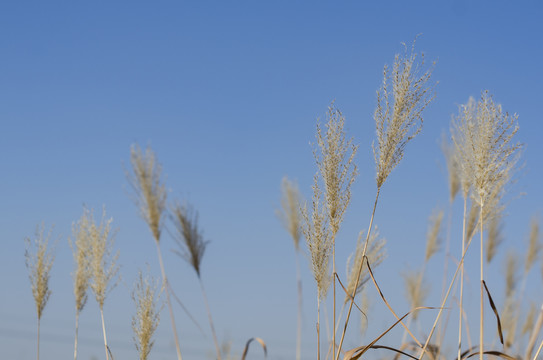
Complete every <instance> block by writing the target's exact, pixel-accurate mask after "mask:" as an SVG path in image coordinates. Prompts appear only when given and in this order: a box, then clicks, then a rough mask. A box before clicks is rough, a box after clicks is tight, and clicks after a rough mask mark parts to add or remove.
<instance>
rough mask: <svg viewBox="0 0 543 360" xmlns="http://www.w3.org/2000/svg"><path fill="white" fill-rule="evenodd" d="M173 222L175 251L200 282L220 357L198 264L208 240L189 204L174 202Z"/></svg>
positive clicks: (218, 356) (199, 264) (218, 349)
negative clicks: (176, 245)
mask: <svg viewBox="0 0 543 360" xmlns="http://www.w3.org/2000/svg"><path fill="white" fill-rule="evenodd" d="M172 212H173V222H174V224H175V228H176V229H177V236H176V237H175V240H176V242H177V244H178V245H179V247H180V248H181V251H175V253H176V254H178V255H179V256H180V257H181V258H183V259H184V260H186V261H187V262H188V263H189V264H190V265H191V266H192V268H193V269H194V271H196V275H197V276H198V281H199V282H200V289H201V290H202V296H203V298H204V303H205V306H206V310H207V317H208V319H209V326H210V328H211V334H212V335H213V342H214V343H215V350H216V352H217V359H218V360H220V359H221V350H220V346H219V341H218V340H217V334H216V333H215V326H214V325H213V317H212V316H211V310H210V308H209V302H208V301H207V295H206V292H205V289H204V283H203V282H202V276H201V273H200V266H201V264H202V259H203V257H204V252H205V249H206V246H207V244H208V243H209V242H208V241H205V240H204V236H203V233H202V231H201V230H200V229H199V228H198V212H196V211H195V210H194V209H193V208H192V206H190V205H183V206H181V205H179V204H176V205H175V206H174V207H173V211H172Z"/></svg>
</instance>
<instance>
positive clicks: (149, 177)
mask: <svg viewBox="0 0 543 360" xmlns="http://www.w3.org/2000/svg"><path fill="white" fill-rule="evenodd" d="M130 163H131V164H132V172H128V171H127V172H126V176H127V178H128V181H129V183H130V185H131V186H132V188H133V189H134V192H135V202H136V205H137V206H138V208H139V210H140V213H141V216H142V217H143V219H144V220H145V222H147V224H148V225H149V227H150V228H151V232H152V233H153V237H154V238H155V241H157V242H158V241H159V240H160V232H161V230H162V223H163V216H164V210H165V209H166V195H167V193H166V187H165V186H164V184H163V183H162V180H161V178H160V176H161V172H162V167H161V166H160V164H158V162H157V160H156V156H155V153H154V152H153V150H152V149H151V148H147V149H146V150H145V153H142V151H141V148H140V147H139V145H132V147H131V148H130Z"/></svg>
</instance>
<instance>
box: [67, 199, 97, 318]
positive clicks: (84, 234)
mask: <svg viewBox="0 0 543 360" xmlns="http://www.w3.org/2000/svg"><path fill="white" fill-rule="evenodd" d="M72 234H73V237H74V238H75V241H73V242H72V240H70V245H71V247H72V253H73V257H74V261H75V272H74V273H73V281H74V295H75V308H76V311H78V312H80V311H81V310H83V307H84V306H85V304H86V302H87V290H88V288H89V284H90V282H91V279H92V271H91V255H92V253H91V242H90V214H89V211H88V210H87V209H84V210H83V215H82V216H81V218H80V219H79V221H78V222H77V224H73V225H72Z"/></svg>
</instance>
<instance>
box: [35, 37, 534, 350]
mask: <svg viewBox="0 0 543 360" xmlns="http://www.w3.org/2000/svg"><path fill="white" fill-rule="evenodd" d="M434 66H435V63H433V64H431V65H430V66H428V65H427V64H426V61H425V57H424V54H418V53H417V52H415V42H413V45H412V46H411V47H410V48H409V47H408V46H406V45H405V44H404V52H403V53H402V54H399V55H396V56H395V57H394V61H393V64H392V66H385V67H384V70H383V82H382V84H381V87H380V89H379V90H378V91H377V99H376V108H375V111H374V113H373V121H374V122H375V131H376V139H375V141H374V143H373V144H372V150H373V156H374V161H375V185H376V189H375V200H374V202H373V207H371V216H370V219H369V226H368V227H367V228H366V227H361V228H363V229H364V230H363V231H360V232H359V233H358V237H357V238H356V234H354V236H353V234H347V233H342V232H341V231H340V230H341V227H342V224H343V221H344V219H345V217H346V213H347V209H348V208H349V205H350V203H351V200H352V197H353V195H354V191H353V186H354V184H355V180H356V179H357V177H358V175H359V169H358V167H357V164H356V155H357V153H358V151H359V149H360V147H359V145H357V144H356V143H355V141H354V139H353V138H349V137H348V136H347V132H346V130H345V128H346V127H345V123H346V118H345V116H344V115H343V113H342V112H341V111H340V109H339V108H338V107H337V106H336V104H335V102H332V103H331V104H330V106H329V107H328V110H327V112H326V115H325V121H324V123H321V122H320V121H317V125H316V135H315V143H314V144H313V149H312V150H313V156H314V161H315V165H316V171H315V174H314V177H313V183H312V196H311V199H310V200H309V201H308V202H306V201H304V200H303V199H302V195H301V193H300V190H299V188H298V185H297V183H296V182H294V181H292V180H290V179H289V178H287V177H284V178H283V179H282V182H281V199H280V209H279V210H278V211H277V216H278V218H279V220H280V221H281V223H282V225H283V226H284V228H285V230H286V231H287V233H288V235H289V236H290V238H291V240H292V244H293V246H294V252H295V256H296V284H297V295H298V309H297V310H298V316H297V327H296V352H295V357H296V359H297V360H300V359H301V358H302V352H301V349H302V330H303V329H302V312H303V302H302V281H301V279H302V276H301V273H302V269H301V266H300V265H301V262H303V261H304V259H305V257H304V256H303V255H306V251H307V261H308V263H309V267H310V271H311V273H312V275H313V279H314V281H315V287H316V303H317V309H316V337H317V344H316V349H315V352H316V358H317V359H318V360H320V359H321V358H325V359H331V360H339V359H340V358H341V359H344V360H351V359H352V360H355V359H360V358H365V357H367V355H366V353H367V352H368V351H370V350H375V349H384V350H385V351H391V352H393V353H394V355H395V358H399V357H400V356H404V357H409V358H412V359H418V360H422V359H429V360H442V359H445V358H449V357H450V358H453V356H449V355H450V354H449V353H448V352H447V349H446V348H447V345H448V344H451V343H453V342H454V343H455V349H454V357H455V358H456V359H457V360H465V359H468V358H470V357H474V356H478V357H479V359H481V360H482V359H484V358H485V357H488V356H499V357H502V358H504V359H508V360H514V359H522V360H536V359H537V358H538V356H539V354H540V352H541V350H542V349H543V341H540V342H539V343H538V342H537V341H538V339H539V338H540V333H541V328H542V327H543V308H539V307H538V305H534V304H533V303H532V304H531V305H530V310H529V312H527V314H526V315H525V314H524V312H523V311H522V309H523V307H524V302H525V299H524V295H525V290H526V287H527V282H528V280H527V279H528V275H529V274H530V273H531V272H532V271H533V269H534V268H535V266H536V264H537V262H538V261H540V259H541V253H542V250H543V247H542V244H541V242H540V230H539V221H538V219H537V218H534V219H533V220H532V222H531V225H530V226H531V227H530V232H529V235H528V237H527V240H526V245H527V253H526V254H525V255H524V257H522V256H521V255H519V254H518V253H517V252H509V253H508V254H507V257H506V261H505V262H504V263H503V265H502V268H503V269H504V270H505V271H504V274H503V275H504V276H503V278H504V289H505V291H504V296H503V298H500V299H499V301H494V299H493V293H494V289H493V287H492V286H489V285H488V284H487V282H486V279H485V272H484V269H485V266H490V264H491V263H492V262H495V259H496V256H497V254H498V253H499V251H500V248H501V246H502V244H503V243H504V242H505V234H504V231H503V226H504V218H505V216H506V213H505V211H504V210H505V207H506V201H505V198H506V194H507V191H508V190H509V189H510V185H511V183H512V182H513V181H514V179H515V175H516V172H517V170H518V162H519V157H520V153H521V149H522V144H520V143H518V142H517V141H516V140H515V139H516V135H517V132H518V131H519V127H518V117H517V116H516V115H509V113H507V112H505V111H504V110H503V109H502V106H501V105H500V104H498V103H496V102H495V101H494V98H493V96H492V95H490V93H489V92H488V91H482V93H481V96H480V98H479V99H478V100H475V99H474V98H469V100H468V101H467V102H466V103H465V104H463V105H461V106H460V107H459V111H458V114H457V115H455V116H454V117H453V119H452V121H451V126H450V134H449V135H448V136H447V138H445V139H444V140H443V141H442V144H441V148H442V151H443V154H444V158H445V163H446V168H447V172H448V175H447V181H448V191H447V198H448V205H449V207H448V210H446V208H443V209H441V208H437V209H436V210H434V211H433V212H432V214H431V215H430V218H429V221H428V229H427V233H426V246H425V248H424V249H421V250H420V261H421V263H422V266H421V267H417V268H416V269H414V270H412V271H406V272H404V273H403V274H402V275H403V278H404V280H405V288H406V292H405V298H406V299H405V300H406V301H405V302H406V304H407V305H408V307H409V309H410V310H409V311H408V312H407V313H405V314H398V313H397V312H396V311H395V310H394V308H393V306H392V305H391V302H389V300H387V296H385V292H384V291H383V290H382V288H381V287H380V285H379V282H380V279H378V278H377V277H376V274H375V273H374V270H375V269H376V267H377V266H383V265H384V264H386V261H385V259H386V255H387V252H386V246H387V245H389V244H390V242H388V243H387V241H386V240H385V239H384V238H383V237H381V235H380V233H379V230H378V228H377V226H375V225H374V218H375V215H376V211H377V206H378V203H379V197H380V194H381V191H385V190H384V188H383V185H384V184H385V182H386V181H387V180H388V178H389V177H390V175H391V174H392V172H393V170H394V169H395V168H396V167H397V166H398V165H399V164H400V162H401V161H402V159H403V158H404V156H405V152H406V149H407V144H408V143H409V142H411V141H412V140H413V139H414V138H415V137H416V136H417V135H419V134H420V133H421V131H422V126H423V115H424V111H425V109H426V108H427V107H428V106H429V104H430V103H431V102H432V100H433V98H434V96H435V84H436V83H434V82H433V80H432V76H433V69H434ZM368 147H369V146H368ZM130 165H131V167H130V169H128V170H126V176H127V180H128V183H129V184H130V186H131V189H132V197H133V200H134V202H135V204H136V207H137V209H138V212H139V214H140V216H141V217H142V219H143V220H144V221H145V223H146V224H147V226H148V228H149V230H150V233H151V236H152V238H153V240H154V243H155V246H156V249H157V256H158V262H159V266H160V272H161V279H162V281H161V282H160V281H157V280H155V278H154V277H153V276H152V275H151V274H148V275H145V276H144V275H143V274H142V272H141V271H140V273H139V275H138V278H137V281H136V283H135V284H134V288H133V292H132V299H133V301H134V305H135V314H134V316H133V317H132V328H133V331H134V336H133V339H134V345H135V348H136V350H137V351H138V354H139V358H140V360H144V359H148V358H150V353H151V350H152V348H153V344H154V334H155V331H156V330H157V328H158V326H159V324H160V311H161V309H162V307H163V302H162V300H161V295H162V292H164V293H165V299H164V300H165V305H166V306H167V307H168V311H169V317H170V321H171V328H172V335H173V340H174V342H175V348H176V354H177V358H178V360H182V356H181V344H180V341H179V336H178V332H177V323H176V321H175V317H174V307H173V303H172V298H174V299H176V300H177V301H178V303H179V304H180V306H181V307H182V308H183V310H185V311H186V312H187V314H188V315H189V317H190V318H191V319H192V317H191V316H190V313H189V312H188V311H187V310H186V308H185V307H184V305H183V303H182V302H181V300H179V298H178V297H177V296H176V295H175V293H174V291H173V289H172V287H171V284H170V283H169V278H168V276H167V271H166V264H165V263H164V261H163V257H162V250H161V244H163V237H164V236H163V235H164V234H166V235H170V237H171V238H172V239H173V240H174V243H175V244H176V246H177V248H176V249H174V250H173V252H174V253H176V254H177V255H179V256H180V257H181V259H182V260H183V261H185V262H186V263H187V264H188V266H189V268H192V269H193V270H194V272H195V274H196V276H197V278H198V282H199V285H200V290H201V293H202V298H203V302H204V306H205V310H206V312H207V316H208V321H209V331H210V333H211V335H212V339H213V346H214V348H215V354H214V357H215V358H216V359H218V360H220V359H223V358H225V359H231V358H232V356H231V353H230V348H231V347H230V344H229V343H228V342H223V343H222V345H221V343H220V342H219V338H218V336H217V334H216V330H215V323H214V321H213V317H212V315H211V306H210V303H209V301H208V297H207V293H206V291H205V288H204V282H203V259H204V255H205V254H206V250H207V248H208V246H209V244H210V241H209V240H207V239H206V238H205V237H204V232H203V230H202V228H201V226H200V223H199V220H200V219H199V212H198V211H197V210H196V208H195V207H193V206H192V205H191V204H189V203H187V202H177V201H173V202H170V200H169V198H168V191H167V188H166V185H165V183H164V175H163V173H162V166H161V164H160V163H159V162H158V160H157V157H156V155H155V153H154V151H153V150H152V149H151V148H150V147H148V148H146V149H145V150H142V149H141V148H140V147H139V146H138V145H133V146H132V147H131V148H130ZM459 194H460V195H459ZM458 197H461V198H462V201H463V213H462V219H461V220H460V219H455V218H454V217H453V216H452V214H453V212H452V208H453V203H454V202H455V199H456V198H458ZM370 205H371V204H370ZM447 211H448V221H447V216H446V215H447ZM112 221H113V220H112V219H111V218H110V219H108V218H107V217H106V214H105V211H104V212H103V215H102V218H101V220H100V221H99V222H98V223H96V222H95V220H94V217H93V212H92V210H88V209H86V208H85V209H84V210H83V214H82V215H81V217H80V218H79V220H78V221H77V222H76V223H74V224H73V226H72V238H70V239H69V243H70V246H71V248H72V254H73V260H74V271H73V273H72V279H73V286H74V288H73V291H74V300H75V340H74V360H76V359H77V357H78V332H79V316H80V313H81V312H82V311H83V309H84V307H85V304H86V303H87V300H88V292H89V290H90V291H91V292H92V294H93V295H94V298H95V300H96V302H97V304H98V307H99V309H100V317H101V324H102V334H103V340H104V348H105V357H106V359H107V360H109V358H110V357H111V358H112V359H113V351H112V350H111V347H110V346H109V344H108V341H107V336H106V326H105V317H104V304H105V301H106V298H107V296H108V294H109V292H110V291H111V290H112V289H113V288H114V287H115V286H116V285H117V283H118V281H119V265H118V259H119V252H116V251H115V250H114V240H115V235H116V234H117V233H116V231H115V230H114V229H113V228H112ZM460 224H461V225H460ZM455 225H456V226H458V229H459V230H458V232H460V227H461V229H462V230H461V236H455V237H453V236H451V234H452V231H451V230H452V228H453V227H454V226H455ZM165 229H166V230H168V231H166V232H164V230H165ZM358 229H360V228H358ZM444 234H446V236H445V235H444ZM477 235H479V254H478V255H479V259H478V260H479V263H478V264H477V265H478V266H479V274H478V275H479V276H478V277H479V283H478V286H480V296H479V298H478V300H479V313H469V311H467V310H466V309H465V307H464V302H465V301H464V300H465V299H464V295H465V293H464V287H465V278H466V277H467V274H465V269H464V262H465V261H466V255H467V253H468V252H469V251H470V250H469V248H470V245H471V244H472V240H473V239H474V238H476V237H477ZM485 236H486V242H485ZM50 237H51V231H50V232H49V233H48V234H45V231H44V226H43V225H42V226H41V227H40V226H38V227H37V230H36V235H35V239H33V240H31V239H30V238H26V239H25V242H26V251H25V258H26V266H27V268H28V270H29V278H30V284H31V290H32V296H33V298H34V302H35V306H36V311H37V334H38V336H37V350H38V351H37V357H38V359H39V356H40V354H39V343H40V319H41V317H42V314H43V311H44V308H45V306H46V304H47V302H48V300H49V297H50V295H51V289H50V288H49V283H50V272H51V268H52V266H53V262H54V255H53V252H52V250H51V248H50V247H49V240H50ZM456 237H458V238H456ZM445 239H446V240H445ZM338 241H339V242H338ZM336 243H337V244H338V245H339V244H341V246H350V247H352V252H351V255H350V256H349V257H348V258H347V259H345V264H346V273H345V277H344V278H342V276H340V274H339V273H338V271H337V269H338V265H337V262H338V261H341V260H340V259H336ZM421 243H422V241H421ZM304 245H305V247H304ZM412 246H417V244H416V243H415V242H414V243H413V245H412ZM421 247H422V246H421ZM443 249H444V250H445V251H444V252H445V261H444V262H443V264H444V275H443V279H444V280H443V284H442V290H441V296H440V298H439V303H437V304H428V298H429V297H428V295H429V294H430V292H431V291H432V288H431V287H430V285H429V284H428V282H427V273H428V267H429V266H430V265H431V264H432V261H434V260H432V259H434V258H435V257H436V255H437V254H439V253H440V252H442V250H443ZM472 251H473V250H472ZM449 262H451V263H452V264H454V266H455V268H454V274H453V275H452V277H450V276H449V275H450V274H449V273H450V272H449V270H448V263H449ZM191 271H192V270H191ZM148 272H150V271H149V270H148ZM457 278H459V280H458V283H457ZM372 290H375V293H376V294H378V296H379V298H380V300H379V301H382V303H383V304H384V305H385V306H386V307H387V308H388V310H389V311H390V313H391V315H392V316H393V318H394V320H393V321H394V322H393V324H392V325H390V326H389V327H388V328H387V329H385V330H384V331H383V332H382V333H381V334H380V335H379V336H377V337H376V338H374V339H369V340H364V344H363V345H360V346H356V347H354V348H351V349H345V348H344V347H346V345H345V339H346V335H347V332H348V330H349V329H350V327H349V325H350V323H351V322H352V321H351V320H352V318H354V317H353V316H352V312H353V311H355V312H356V311H358V313H359V315H360V317H359V318H360V319H361V326H360V329H361V334H359V335H361V336H362V339H365V329H366V328H367V327H368V326H369V318H368V314H369V312H370V303H371V302H372V301H371V300H370V291H372ZM327 302H329V303H327ZM486 302H488V305H487V306H485V304H486ZM340 305H341V306H340ZM330 307H331V309H332V312H331V314H332V319H331V320H332V321H331V322H330V321H329V319H328V312H327V311H322V309H323V308H324V309H325V310H326V309H329V308H330ZM489 308H490V310H492V312H493V313H494V317H495V324H496V329H497V334H498V339H499V341H500V343H501V345H495V344H492V345H490V346H489V345H488V342H486V343H485V341H484V340H485V336H484V328H485V324H486V326H487V327H488V324H489V320H488V319H487V321H486V322H485V318H484V316H483V314H484V313H485V310H486V312H487V313H488V312H489ZM430 309H432V310H433V311H434V312H435V318H434V319H433V322H432V324H431V326H426V325H427V324H425V323H424V320H425V319H424V318H423V317H420V314H421V313H422V312H423V311H428V310H430ZM451 309H454V311H458V319H455V320H454V321H455V322H456V321H458V335H456V334H455V335H450V334H447V325H448V318H449V316H450V315H451V313H452V312H451ZM323 312H324V316H325V317H326V321H324V322H321V313H323ZM445 313H448V314H447V316H446V319H444V317H445V316H444V314H445ZM476 317H478V320H479V328H478V330H479V331H478V335H479V341H478V342H477V343H476V344H475V345H474V344H472V339H471V337H470V332H469V329H470V328H469V326H470V323H469V321H468V319H473V318H476ZM192 320H193V319H192ZM193 321H194V320H193ZM413 324H415V325H417V327H418V329H419V330H418V331H415V330H414V325H413ZM395 327H401V329H402V331H403V337H402V338H401V340H399V342H398V343H397V345H395V346H390V345H384V344H382V343H381V340H382V338H383V337H384V336H385V335H387V334H389V333H390V332H391V330H392V329H394V328H395ZM324 328H325V330H326V331H323V330H324ZM325 333H326V334H327V339H326V340H327V343H328V347H327V348H328V350H327V351H321V346H322V344H321V341H322V339H321V338H323V337H324V334H325ZM487 338H488V335H487ZM525 340H527V341H525ZM466 343H467V345H466ZM251 344H259V345H260V346H261V347H262V350H263V352H264V355H265V356H267V346H266V343H265V342H264V341H263V340H262V339H261V338H258V337H252V338H250V339H249V340H248V341H247V342H246V344H245V348H244V350H243V352H242V355H241V359H242V360H243V359H245V357H246V356H247V354H248V350H249V347H250V345H251ZM456 346H457V347H456ZM536 346H537V347H536ZM534 350H535V354H534ZM520 354H522V355H520ZM533 354H534V355H533ZM311 356H313V355H311Z"/></svg>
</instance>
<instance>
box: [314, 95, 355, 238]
mask: <svg viewBox="0 0 543 360" xmlns="http://www.w3.org/2000/svg"><path fill="white" fill-rule="evenodd" d="M327 118H328V122H327V123H326V124H325V130H324V131H323V129H322V128H321V126H320V125H319V124H317V145H318V146H317V148H316V149H314V150H313V154H314V156H315V161H316V163H317V167H318V168H319V172H320V174H321V177H322V180H323V183H324V198H325V200H326V209H327V213H328V217H329V224H330V228H331V229H330V230H331V231H332V236H333V237H335V234H336V233H337V232H338V230H339V227H340V224H341V222H342V220H343V215H344V214H345V210H346V209H347V206H348V205H349V202H350V200H351V185H352V184H353V182H354V180H355V178H356V175H357V174H358V170H357V167H356V165H355V164H354V162H353V159H354V156H355V155H356V151H357V150H358V147H357V146H355V145H353V144H352V139H350V140H346V139H345V131H344V130H343V127H344V125H345V118H344V117H343V115H342V114H341V111H340V110H339V109H338V108H337V107H336V106H335V105H334V103H333V102H332V104H331V105H330V106H329V107H328V114H327Z"/></svg>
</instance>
